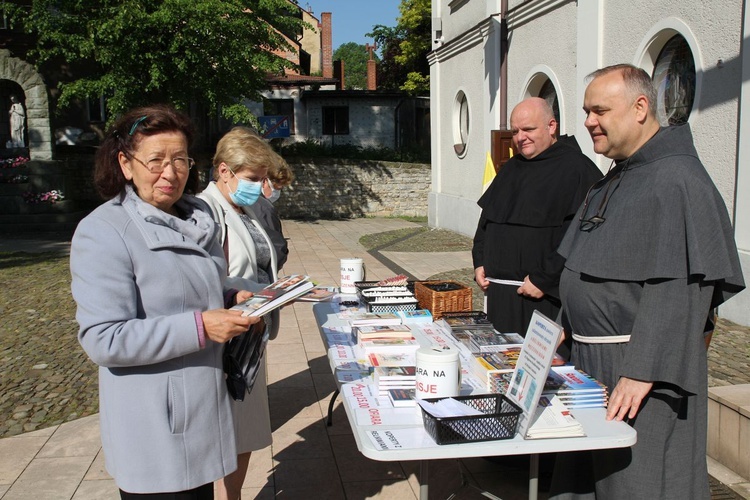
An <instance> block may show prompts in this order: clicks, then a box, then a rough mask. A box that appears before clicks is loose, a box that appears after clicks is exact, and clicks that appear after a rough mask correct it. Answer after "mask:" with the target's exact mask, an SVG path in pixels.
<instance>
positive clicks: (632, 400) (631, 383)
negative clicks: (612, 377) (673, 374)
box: [607, 377, 654, 421]
mask: <svg viewBox="0 0 750 500" xmlns="http://www.w3.org/2000/svg"><path fill="white" fill-rule="evenodd" d="M653 386H654V383H653V382H644V381H642V380H635V379H632V378H627V377H620V380H619V381H618V382H617V385H616V386H615V390H613V391H612V394H611V395H610V396H609V404H608V405H607V420H613V419H614V420H618V421H620V420H624V419H625V418H635V416H636V415H637V414H638V410H639V409H640V407H641V403H643V400H644V398H645V397H646V395H648V393H649V392H650V391H651V388H652V387H653Z"/></svg>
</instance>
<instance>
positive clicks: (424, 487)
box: [419, 460, 429, 500]
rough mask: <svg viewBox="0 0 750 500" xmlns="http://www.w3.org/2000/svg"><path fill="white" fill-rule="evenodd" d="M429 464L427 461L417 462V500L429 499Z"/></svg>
mask: <svg viewBox="0 0 750 500" xmlns="http://www.w3.org/2000/svg"><path fill="white" fill-rule="evenodd" d="M428 465H429V462H428V461H427V460H420V461H419V500H427V499H428V498H429V491H428V490H429V482H428V474H429V470H428V469H429V467H428Z"/></svg>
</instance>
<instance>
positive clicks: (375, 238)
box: [359, 227, 427, 250]
mask: <svg viewBox="0 0 750 500" xmlns="http://www.w3.org/2000/svg"><path fill="white" fill-rule="evenodd" d="M426 230H427V228H424V227H407V228H404V229H396V230H394V231H385V232H383V233H375V234H366V235H364V236H362V237H361V238H360V239H359V244H360V245H362V246H363V247H365V248H366V249H367V250H372V249H373V248H381V247H384V246H388V245H392V244H393V243H395V242H396V241H398V240H400V239H401V238H408V237H410V236H414V235H416V234H418V233H421V232H423V231H426ZM388 249H389V250H390V248H388Z"/></svg>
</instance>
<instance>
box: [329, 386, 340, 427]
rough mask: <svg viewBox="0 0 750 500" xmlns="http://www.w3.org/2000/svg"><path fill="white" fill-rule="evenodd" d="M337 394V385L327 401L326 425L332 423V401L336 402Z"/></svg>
mask: <svg viewBox="0 0 750 500" xmlns="http://www.w3.org/2000/svg"><path fill="white" fill-rule="evenodd" d="M338 396H339V389H338V387H337V388H336V390H335V391H334V392H333V396H331V401H329V403H328V422H327V423H328V427H330V426H332V425H333V403H335V402H336V398H337V397H338Z"/></svg>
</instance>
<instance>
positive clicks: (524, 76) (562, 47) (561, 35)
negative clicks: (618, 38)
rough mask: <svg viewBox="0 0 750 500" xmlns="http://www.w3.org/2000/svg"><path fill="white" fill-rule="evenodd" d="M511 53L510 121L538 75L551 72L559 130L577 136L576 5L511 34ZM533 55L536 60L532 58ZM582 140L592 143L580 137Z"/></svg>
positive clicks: (558, 10)
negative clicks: (558, 105)
mask: <svg viewBox="0 0 750 500" xmlns="http://www.w3.org/2000/svg"><path fill="white" fill-rule="evenodd" d="M510 39H511V41H510V44H509V54H508V119H509V120H510V113H511V111H512V110H513V108H514V107H515V106H516V104H518V103H519V102H520V101H521V100H522V99H524V98H526V97H529V96H528V95H526V93H525V92H526V90H527V87H528V83H529V80H530V79H531V78H532V77H533V76H534V74H535V73H537V72H544V73H547V74H548V73H552V74H553V75H548V76H553V78H552V79H553V81H555V79H556V80H557V82H559V85H556V86H555V90H557V98H558V101H559V104H560V122H561V123H560V131H561V133H563V134H574V133H575V120H576V116H577V115H576V110H580V108H581V105H582V103H579V102H576V4H575V3H568V4H565V5H562V6H560V7H559V8H557V9H555V10H553V11H551V12H549V13H547V14H546V15H544V16H543V17H539V18H535V19H534V20H533V21H532V22H529V23H527V24H524V25H522V26H520V27H518V28H515V29H512V31H511V32H510ZM531 54H533V57H532V56H530V55H531ZM577 139H578V140H579V141H581V142H582V141H589V142H590V141H591V139H590V138H588V137H578V138H577Z"/></svg>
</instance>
